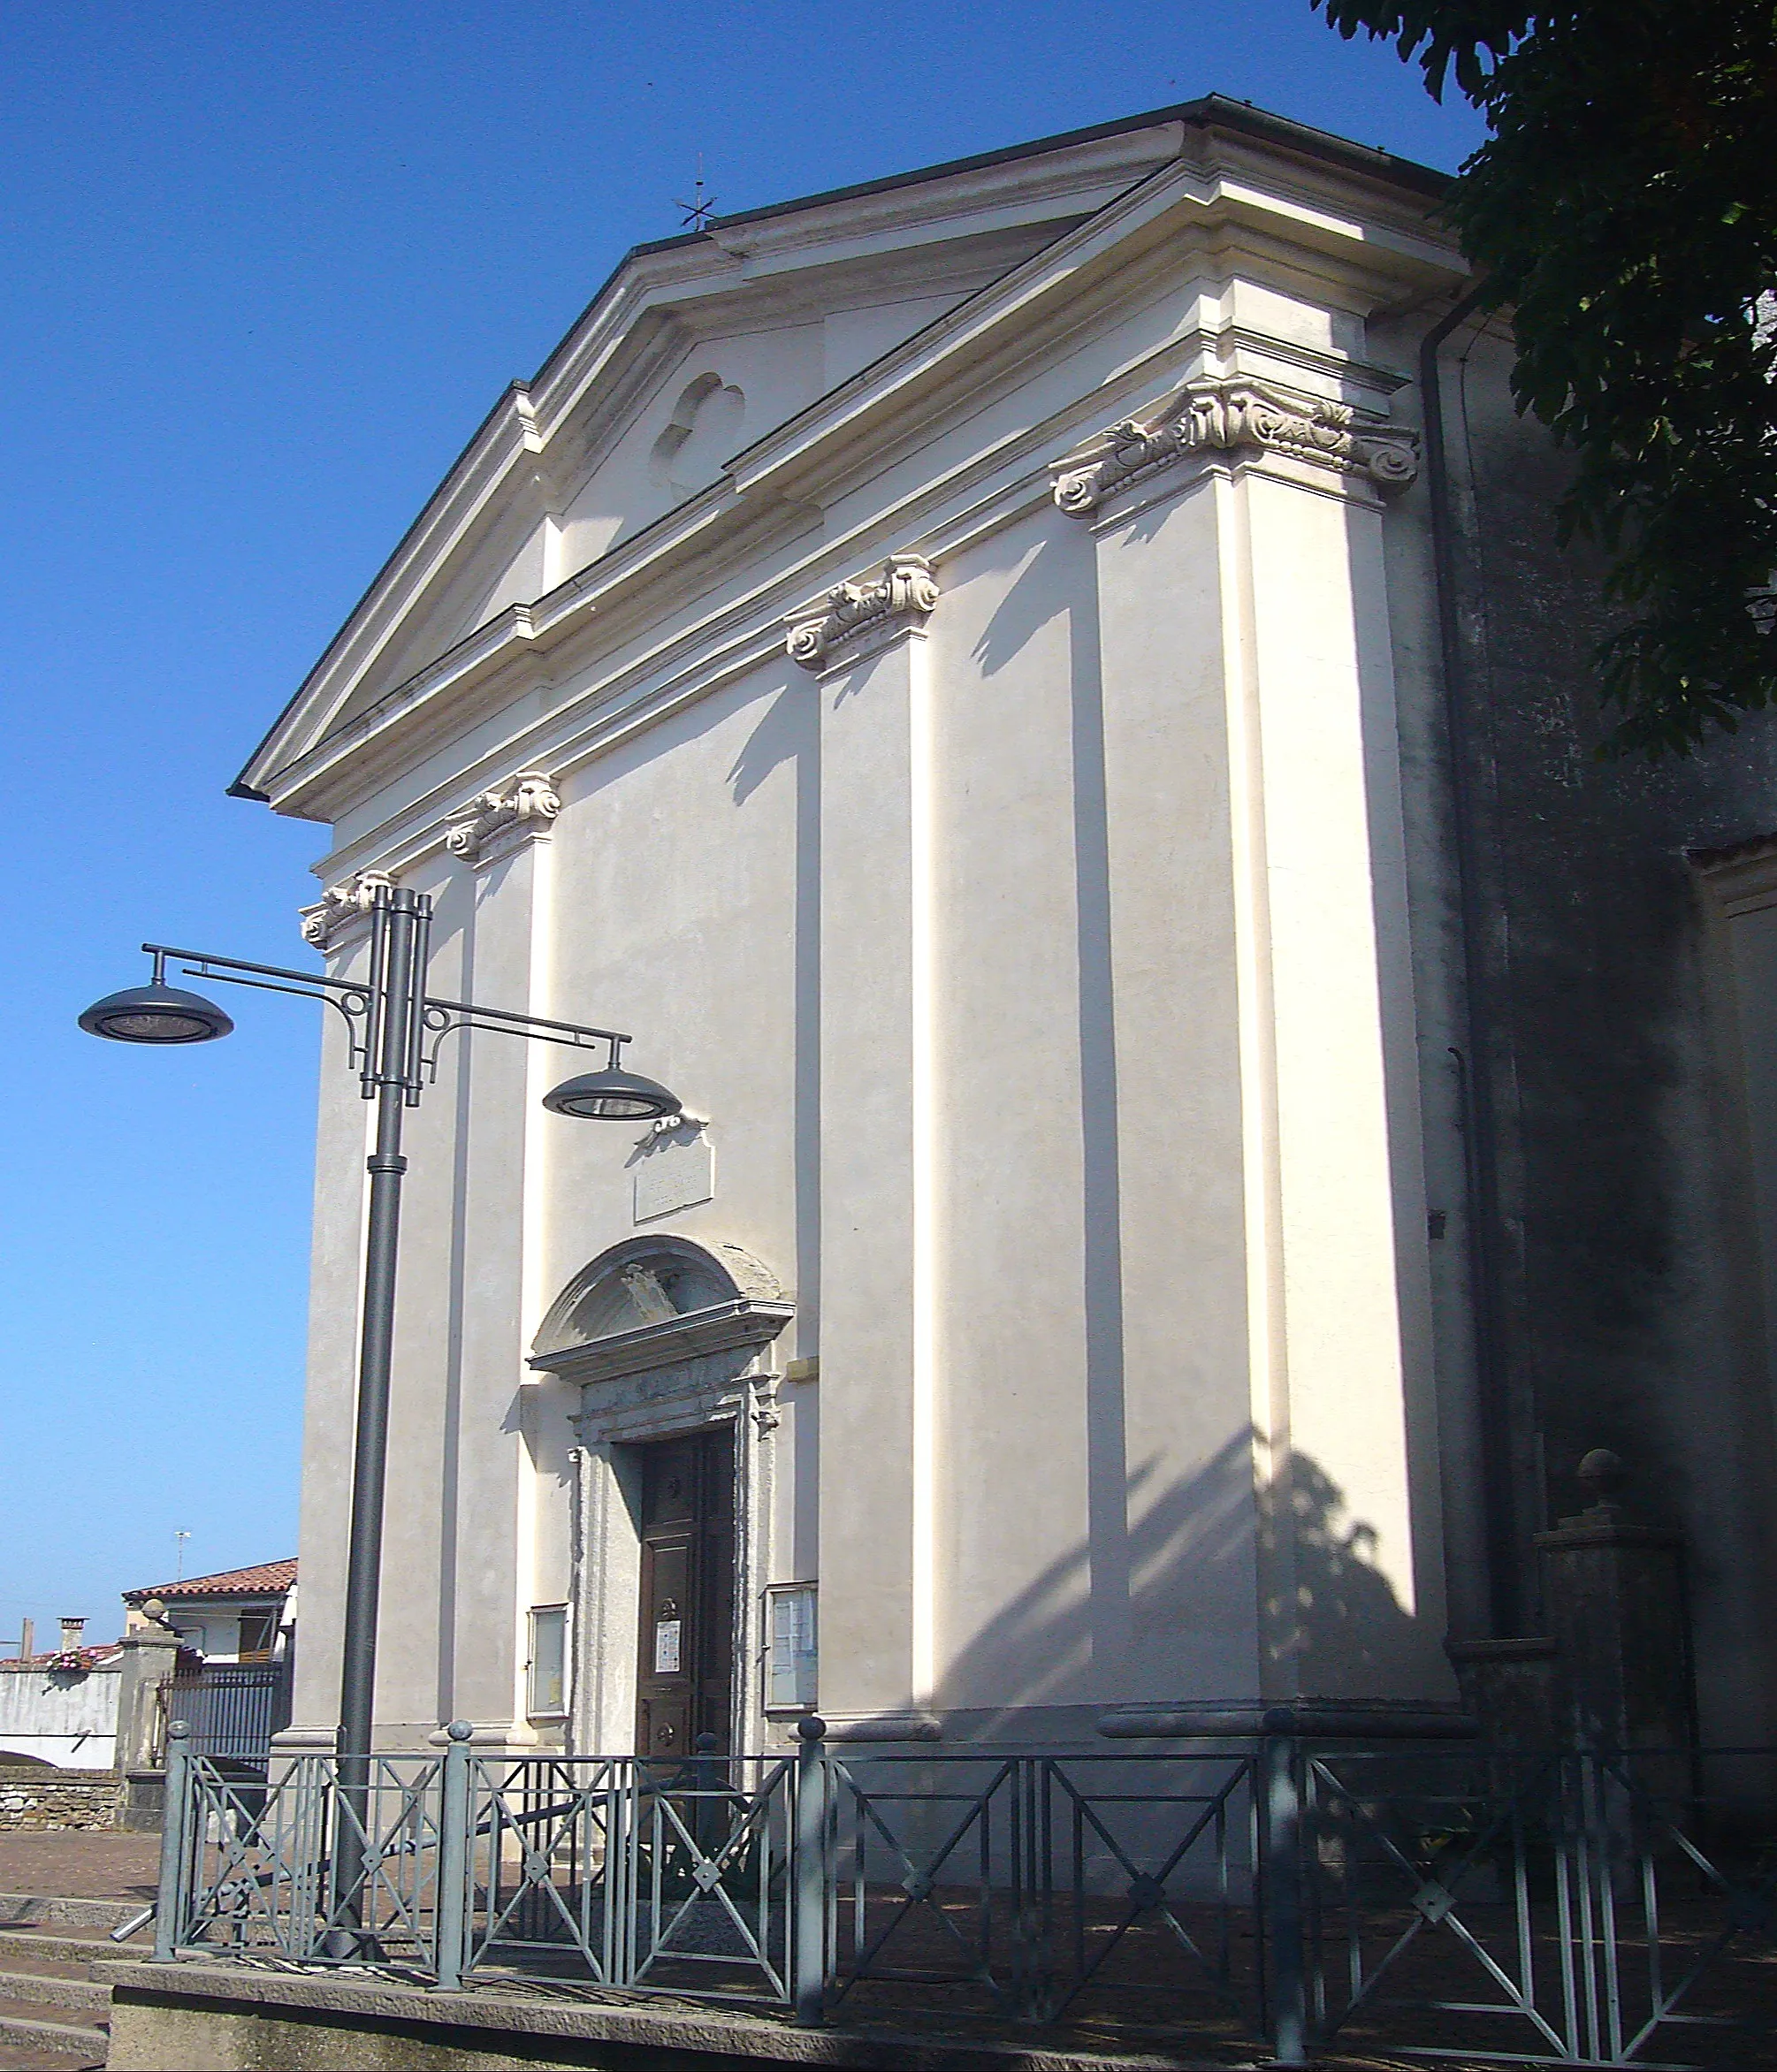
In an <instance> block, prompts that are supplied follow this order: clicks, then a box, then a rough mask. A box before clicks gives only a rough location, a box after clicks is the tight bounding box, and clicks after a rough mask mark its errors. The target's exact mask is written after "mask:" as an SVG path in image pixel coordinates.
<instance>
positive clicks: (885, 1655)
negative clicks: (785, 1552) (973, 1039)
mask: <svg viewBox="0 0 1777 2072" xmlns="http://www.w3.org/2000/svg"><path fill="white" fill-rule="evenodd" d="M937 598H938V585H937V583H936V581H935V579H934V577H933V575H932V573H931V571H930V569H929V568H928V567H927V564H926V563H925V562H924V561H923V560H920V559H919V557H917V556H914V555H895V556H893V557H891V558H890V560H888V563H887V564H886V565H885V566H884V568H882V570H881V573H880V574H879V575H876V576H875V577H873V578H871V579H867V580H862V581H859V582H858V583H844V584H841V585H840V586H838V587H837V588H836V589H835V590H832V591H830V592H829V593H828V594H827V597H826V598H824V599H822V600H821V601H820V603H819V604H817V605H815V606H811V607H810V608H809V609H808V610H807V611H805V612H803V613H797V614H794V615H793V617H792V618H791V620H790V621H789V628H790V630H789V652H790V654H791V656H792V657H793V659H795V660H797V662H798V663H800V664H801V665H802V666H803V667H805V668H807V669H810V670H812V671H814V672H816V673H817V674H818V678H819V681H818V682H817V684H816V686H815V696H816V697H819V699H820V713H821V750H820V822H821V889H820V944H821V950H820V1146H821V1149H820V1161H821V1171H820V1200H821V1229H820V1253H821V1286H822V1291H823V1294H822V1307H821V1322H820V1372H821V1377H822V1398H823V1408H822V1425H821V1459H820V1515H821V1517H822V1518H823V1520H830V1521H834V1522H835V1524H837V1523H838V1522H839V1521H843V1526H842V1527H841V1528H840V1529H836V1530H834V1529H829V1530H827V1531H824V1532H823V1534H822V1545H821V1550H820V1565H821V1604H822V1607H823V1611H822V1616H823V1619H824V1621H825V1624H824V1626H823V1632H822V1636H821V1662H822V1668H821V1678H822V1684H821V1705H822V1710H823V1711H824V1712H826V1713H827V1714H828V1715H829V1716H831V1717H836V1718H839V1719H840V1720H841V1721H842V1723H843V1722H844V1721H846V1720H848V1719H850V1720H856V1719H858V1718H882V1717H885V1716H887V1717H890V1718H907V1717H909V1716H911V1715H917V1714H918V1713H919V1711H920V1710H921V1709H922V1708H924V1707H925V1706H927V1704H929V1703H930V1702H931V1697H932V1684H933V1647H934V1634H933V1619H934V1601H933V1600H934V1575H933V1561H934V1518H933V1504H934V1487H933V1482H934V1475H933V1469H934V1461H933V1447H934V1416H935V1407H936V1391H937V1375H936V1372H935V1367H936V1341H935V1314H934V1312H935V1299H936V1296H935V1286H934V1282H935V1260H936V1236H937V1234H936V1230H935V1228H934V1197H935V1175H934V1157H935V1151H936V1146H935V1145H934V1085H933V1076H934V1055H933V1043H934V1037H933V1027H934V1014H933V1000H932V991H933V986H934V941H933V933H934V916H933V911H932V853H931V849H932V769H931V723H932V721H931V683H930V674H929V661H928V656H927V644H926V639H925V622H926V619H927V615H928V614H929V613H930V612H931V611H932V609H933V607H934V606H935V604H936V602H937Z"/></svg>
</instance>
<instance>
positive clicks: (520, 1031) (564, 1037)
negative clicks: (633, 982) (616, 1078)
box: [425, 994, 632, 1063]
mask: <svg viewBox="0 0 1777 2072" xmlns="http://www.w3.org/2000/svg"><path fill="white" fill-rule="evenodd" d="M425 1008H426V1014H427V1016H428V1017H431V1014H432V1013H433V1011H434V1010H435V1009H436V1010H440V1011H442V1012H443V1013H444V1014H446V1015H447V1016H448V1017H450V1018H451V1025H452V1026H453V1027H457V1028H469V1029H501V1030H504V1031H505V1032H507V1034H508V1035H511V1036H534V1037H536V1038H537V1039H538V1040H539V1041H541V1042H544V1043H563V1044H566V1045H567V1046H568V1048H569V1049H570V1050H591V1049H595V1048H597V1047H598V1046H599V1045H600V1044H611V1045H614V1046H619V1047H621V1046H622V1045H623V1044H625V1043H628V1042H629V1041H631V1040H632V1039H631V1038H630V1037H629V1036H628V1035H627V1034H625V1032H623V1031H622V1030H621V1029H591V1028H588V1027H586V1026H585V1025H584V1024H583V1023H580V1022H552V1021H549V1020H547V1019H546V1018H545V1017H544V1016H542V1015H521V1014H516V1013H515V1012H514V1011H513V1009H510V1008H504V1007H481V1006H478V1005H477V1003H476V1002H474V1001H472V1000H434V999H433V998H432V996H431V994H427V995H426V1001H425ZM428 1026H429V1027H432V1026H436V1027H439V1028H440V1029H442V1026H443V1025H441V1024H433V1023H431V1020H430V1018H429V1019H428ZM612 1062H613V1063H615V1062H616V1059H615V1052H613V1057H612Z"/></svg>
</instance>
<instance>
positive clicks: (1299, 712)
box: [1055, 382, 1451, 1700]
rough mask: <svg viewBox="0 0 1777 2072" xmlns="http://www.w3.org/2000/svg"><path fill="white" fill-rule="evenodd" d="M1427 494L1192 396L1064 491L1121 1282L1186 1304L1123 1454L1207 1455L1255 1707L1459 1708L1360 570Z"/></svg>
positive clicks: (1382, 644) (1320, 443) (1336, 429)
mask: <svg viewBox="0 0 1777 2072" xmlns="http://www.w3.org/2000/svg"><path fill="white" fill-rule="evenodd" d="M1414 471H1415V458H1414V450H1413V442H1412V438H1411V435H1409V434H1405V433H1400V432H1398V431H1395V430H1392V429H1391V428H1389V427H1387V426H1385V425H1381V424H1373V423H1368V422H1363V421H1360V420H1359V419H1358V418H1357V417H1356V415H1355V414H1354V413H1353V412H1352V411H1351V410H1349V409H1348V408H1346V407H1345V406H1343V405H1340V404H1338V403H1335V402H1331V401H1328V400H1315V399H1310V398H1306V397H1304V398H1300V399H1295V398H1289V397H1285V396H1284V395H1282V394H1280V393H1279V392H1275V391H1271V390H1269V389H1263V388H1261V387H1259V386H1258V385H1255V384H1252V383H1247V382H1210V383H1194V384H1192V385H1190V386H1189V388H1188V389H1186V391H1184V392H1181V394H1180V395H1179V396H1178V397H1176V398H1174V399H1173V400H1171V401H1170V402H1168V403H1166V404H1163V406H1162V407H1161V408H1159V409H1157V410H1156V411H1155V412H1154V413H1152V414H1151V415H1150V416H1149V417H1148V418H1147V419H1145V420H1139V421H1138V420H1131V421H1128V422H1125V423H1122V424H1119V425H1117V426H1114V427H1113V428H1111V430H1110V431H1108V432H1107V433H1105V434H1104V435H1103V436H1102V438H1100V439H1099V440H1097V441H1094V442H1093V443H1092V444H1091V445H1089V446H1087V447H1086V448H1084V449H1082V450H1081V452H1079V453H1076V454H1075V455H1072V456H1071V457H1070V458H1069V459H1067V460H1066V461H1063V462H1061V463H1060V464H1059V465H1058V467H1057V469H1056V488H1055V498H1056V506H1057V507H1058V508H1059V509H1061V510H1063V511H1064V512H1066V513H1067V514H1069V515H1071V516H1073V517H1076V518H1078V519H1080V520H1082V521H1084V522H1087V523H1088V524H1089V525H1090V526H1091V528H1092V537H1093V539H1094V548H1095V552H1096V555H1097V560H1098V570H1099V599H1100V619H1101V627H1100V652H1101V662H1102V672H1103V684H1102V697H1103V707H1104V714H1105V758H1106V784H1107V819H1108V823H1109V826H1110V830H1111V837H1110V908H1111V915H1112V935H1113V960H1114V966H1115V976H1116V985H1115V988H1114V995H1115V999H1116V1023H1117V1093H1118V1101H1119V1110H1120V1115H1121V1117H1122V1122H1121V1131H1122V1190H1121V1195H1122V1209H1123V1219H1124V1221H1123V1266H1124V1273H1125V1280H1126V1282H1127V1284H1128V1285H1129V1286H1130V1288H1131V1290H1132V1291H1135V1290H1142V1291H1146V1302H1145V1306H1146V1308H1147V1309H1148V1311H1150V1312H1151V1311H1152V1310H1153V1308H1154V1302H1153V1291H1155V1290H1156V1289H1163V1288H1169V1287H1170V1288H1171V1290H1173V1291H1175V1293H1174V1295H1173V1296H1171V1297H1170V1298H1166V1299H1163V1305H1164V1307H1165V1314H1164V1315H1163V1316H1154V1315H1151V1314H1150V1315H1146V1316H1144V1315H1142V1314H1132V1316H1131V1318H1130V1320H1129V1328H1128V1332H1127V1342H1128V1347H1129V1354H1128V1358H1129V1367H1128V1383H1127V1410H1126V1416H1127V1420H1128V1430H1127V1435H1126V1444H1127V1448H1128V1454H1129V1458H1130V1459H1131V1461H1132V1462H1133V1461H1136V1460H1139V1459H1142V1458H1144V1457H1148V1456H1150V1455H1152V1453H1153V1452H1154V1451H1155V1450H1156V1448H1157V1446H1158V1444H1159V1443H1160V1441H1161V1439H1162V1437H1163V1429H1162V1424H1163V1421H1168V1420H1170V1421H1171V1423H1172V1424H1173V1426H1174V1427H1175V1428H1177V1427H1178V1425H1179V1424H1180V1423H1181V1422H1183V1421H1186V1419H1189V1418H1194V1419H1195V1421H1196V1423H1197V1427H1198V1428H1197V1429H1196V1431H1195V1432H1194V1433H1190V1434H1187V1435H1186V1440H1187V1443H1182V1444H1181V1443H1180V1442H1179V1441H1178V1440H1177V1439H1176V1438H1175V1441H1174V1455H1175V1457H1179V1455H1181V1454H1182V1456H1183V1457H1184V1458H1187V1459H1188V1458H1191V1457H1192V1456H1193V1455H1195V1456H1196V1457H1197V1458H1199V1459H1201V1460H1202V1461H1203V1462H1204V1466H1203V1468H1202V1470H1201V1489H1199V1490H1198V1491H1197V1493H1196V1503H1195V1506H1194V1508H1195V1509H1196V1510H1197V1512H1199V1514H1200V1517H1201V1519H1203V1520H1209V1519H1211V1518H1213V1519H1215V1520H1216V1531H1215V1534H1214V1540H1215V1545H1216V1552H1217V1559H1216V1563H1215V1564H1213V1565H1210V1566H1209V1579H1210V1580H1209V1584H1208V1587H1209V1588H1212V1589H1214V1588H1232V1587H1233V1583H1234V1581H1235V1580H1236V1579H1238V1577H1239V1574H1240V1573H1245V1574H1246V1576H1247V1578H1248V1587H1249V1588H1251V1590H1252V1592H1253V1596H1252V1598H1251V1600H1250V1604H1251V1609H1250V1611H1248V1612H1247V1615H1246V1617H1245V1618H1244V1619H1239V1618H1232V1617H1230V1618H1229V1620H1228V1624H1227V1625H1226V1626H1224V1631H1227V1630H1233V1631H1238V1630H1239V1627H1240V1626H1243V1625H1244V1626H1247V1630H1249V1631H1250V1632H1251V1633H1252V1634H1253V1646H1254V1654H1253V1660H1252V1668H1251V1672H1250V1673H1251V1677H1252V1690H1251V1695H1255V1696H1259V1697H1263V1698H1266V1699H1270V1700H1285V1699H1290V1698H1295V1697H1341V1696H1351V1697H1369V1698H1391V1699H1392V1698H1401V1699H1410V1698H1421V1697H1438V1698H1442V1697H1444V1696H1446V1695H1449V1694H1450V1690H1451V1686H1450V1682H1449V1675H1448V1671H1447V1668H1446V1666H1445V1663H1444V1662H1443V1660H1442V1658H1441V1656H1440V1654H1439V1642H1440V1641H1441V1639H1442V1635H1443V1627H1444V1620H1443V1607H1442V1582H1441V1576H1442V1569H1441V1553H1440V1535H1439V1524H1438V1493H1437V1454H1436V1436H1435V1423H1434V1419H1433V1413H1432V1408H1431V1403H1430V1332H1429V1274H1428V1269H1427V1262H1426V1259H1425V1253H1424V1244H1425V1235H1424V1233H1425V1220H1424V1210H1423V1179H1422V1173H1421V1170H1420V1161H1419V1150H1418V1131H1419V1126H1420V1124H1419V1105H1418V1086H1417V1061H1416V1048H1415V1021H1414V1013H1413V995H1412V984H1411V966H1410V956H1409V949H1408V943H1407V909H1406V896H1405V882H1406V879H1405V859H1404V843H1403V838H1402V833H1401V823H1400V801H1399V771H1398V767H1397V764H1396V748H1395V719H1394V707H1393V684H1392V660H1391V651H1390V639H1389V627H1388V616H1387V606H1386V599H1385V597H1384V587H1383V582H1384V579H1383V571H1382V557H1381V546H1382V540H1381V525H1382V522H1383V508H1384V496H1385V495H1388V494H1392V493H1394V492H1395V491H1398V490H1399V489H1401V488H1403V487H1404V486H1406V485H1407V484H1408V483H1410V482H1411V481H1412V479H1413V475H1414ZM1169 796H1170V798H1171V800H1172V802H1173V810H1172V811H1171V814H1170V815H1169V814H1168V811H1167V803H1166V802H1167V799H1168V797H1169ZM1224 974H1229V975H1232V988H1230V987H1228V986H1226V985H1225V984H1224V979H1223V975H1224ZM1224 1173H1225V1174H1229V1175H1238V1176H1239V1177H1238V1181H1237V1182H1236V1183H1235V1185H1236V1187H1237V1189H1238V1194H1239V1200H1224V1199H1223V1192H1224V1190H1223V1185H1222V1182H1221V1178H1220V1176H1221V1175H1223V1174H1224ZM1233 1230H1239V1232H1240V1239H1239V1256H1238V1257H1235V1256H1231V1255H1230V1243H1229V1238H1228V1233H1230V1232H1232V1231H1233ZM1162 1245H1170V1246H1171V1249H1172V1253H1173V1257H1174V1260H1175V1261H1176V1266H1175V1268H1174V1269H1173V1270H1172V1272H1171V1274H1170V1275H1169V1273H1168V1271H1167V1268H1166V1263H1165V1261H1164V1260H1163V1258H1162V1257H1161V1256H1160V1248H1161V1247H1162ZM1206 1268H1208V1269H1209V1271H1208V1272H1206V1270H1205V1269H1206ZM1216 1274H1219V1275H1220V1276H1221V1277H1222V1284H1221V1286H1220V1287H1217V1286H1216V1285H1215V1284H1213V1281H1212V1275H1216ZM1235 1285H1238V1286H1239V1288H1240V1289H1242V1290H1243V1301H1242V1307H1243V1310H1244V1314H1241V1315H1239V1316H1236V1315H1235V1314H1233V1313H1232V1306H1231V1302H1230V1297H1229V1293H1228V1291H1229V1289H1230V1287H1232V1286H1235ZM1169 1342H1170V1345H1171V1348H1172V1350H1171V1352H1170V1353H1169V1350H1168V1347H1169ZM1169 1357H1170V1359H1171V1361H1172V1363H1173V1365H1174V1367H1175V1368H1177V1369H1178V1383H1179V1384H1180V1385H1181V1387H1182V1389H1183V1390H1184V1391H1185V1393H1186V1397H1187V1398H1189V1399H1190V1400H1191V1401H1192V1402H1193V1403H1194V1405H1195V1408H1194V1410H1190V1411H1187V1410H1186V1409H1184V1408H1182V1407H1177V1406H1171V1405H1167V1404H1166V1403H1165V1401H1164V1397H1163V1391H1162V1390H1160V1389H1159V1386H1158V1377H1159V1375H1160V1372H1161V1370H1162V1368H1163V1365H1164V1363H1165V1362H1166V1360H1168V1359H1169ZM1231 1375H1239V1376H1240V1377H1241V1380H1242V1383H1243V1384H1244V1392H1245V1401H1244V1403H1240V1404H1237V1403H1235V1402H1234V1401H1233V1400H1232V1399H1231V1398H1229V1397H1228V1395H1227V1392H1226V1391H1227V1387H1228V1380H1229V1377H1230V1376H1231ZM1218 1439H1219V1444H1218ZM1197 1529H1198V1530H1199V1531H1200V1532H1201V1531H1203V1530H1205V1526H1204V1525H1202V1524H1200V1525H1199V1527H1197ZM1228 1609H1229V1611H1230V1612H1232V1607H1230V1608H1228ZM1181 1669H1182V1670H1183V1672H1185V1673H1187V1674H1188V1672H1189V1671H1188V1664H1181ZM1231 1695H1232V1694H1231Z"/></svg>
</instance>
